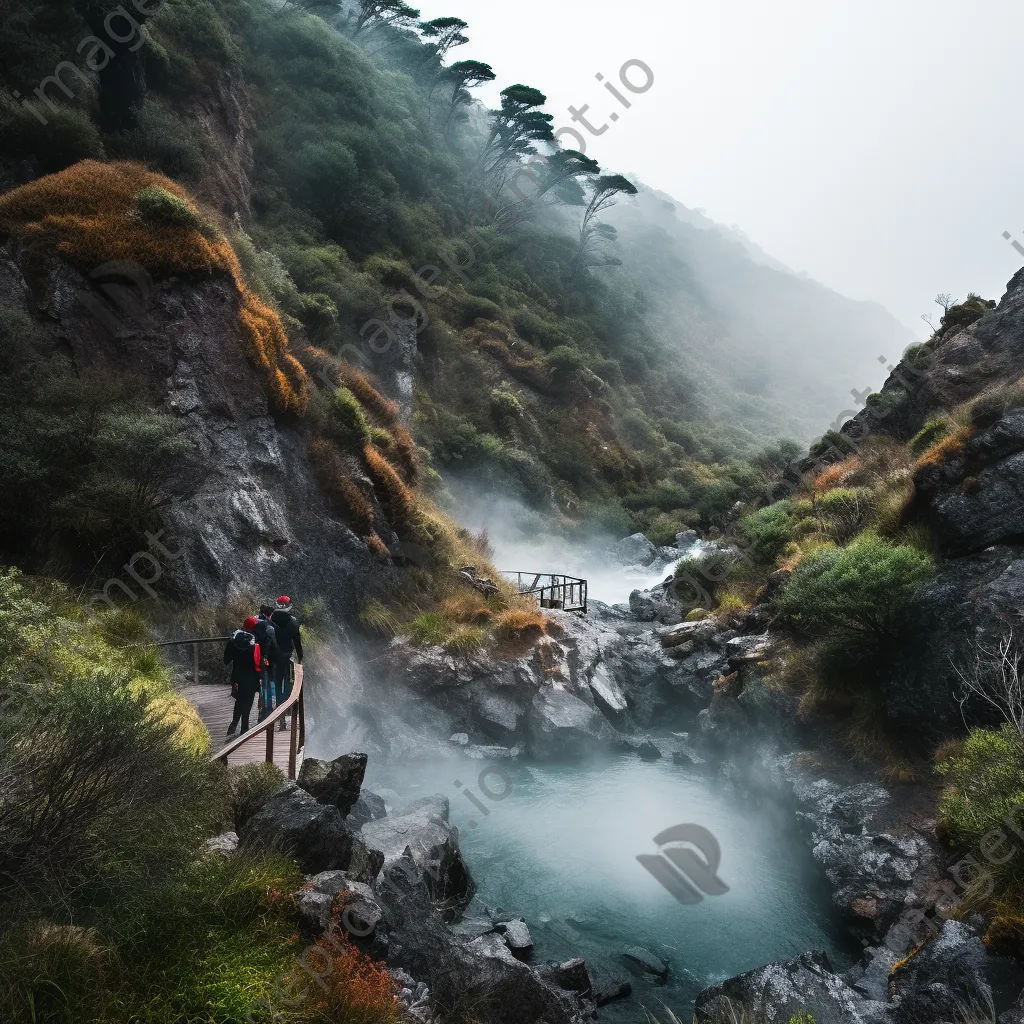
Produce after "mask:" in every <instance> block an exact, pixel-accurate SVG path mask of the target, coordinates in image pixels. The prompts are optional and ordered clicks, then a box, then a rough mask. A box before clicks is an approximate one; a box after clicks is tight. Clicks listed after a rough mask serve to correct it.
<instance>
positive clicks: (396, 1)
mask: <svg viewBox="0 0 1024 1024" xmlns="http://www.w3.org/2000/svg"><path fill="white" fill-rule="evenodd" d="M419 16H420V12H419V11H418V10H416V8H415V7H410V6H409V5H408V4H407V3H404V0H360V4H359V15H358V16H357V17H356V24H355V29H354V31H353V32H352V38H353V39H354V38H355V37H356V36H358V35H359V33H360V32H362V31H363V30H364V29H367V28H376V27H377V26H379V25H389V26H390V27H391V28H411V27H412V26H413V25H414V24H415V23H416V22H417V21H418V20H419Z"/></svg>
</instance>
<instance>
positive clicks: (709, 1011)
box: [694, 921, 1024, 1024]
mask: <svg viewBox="0 0 1024 1024" xmlns="http://www.w3.org/2000/svg"><path fill="white" fill-rule="evenodd" d="M1022 988H1024V965H1021V963H1020V962H1019V961H1017V960H1013V959H1011V958H1009V957H1004V956H996V955H993V954H991V953H989V952H988V951H987V950H986V948H985V944H984V943H983V942H982V940H981V938H980V937H979V935H978V931H977V929H976V928H975V927H973V926H972V925H970V924H967V923H965V922H962V921H947V922H946V923H945V924H944V925H943V927H942V930H941V931H940V932H939V934H938V935H937V936H935V937H934V938H933V939H932V940H931V941H929V942H927V943H926V944H925V945H924V946H922V947H921V949H920V950H919V951H918V952H916V953H914V954H913V955H911V956H910V957H908V958H907V959H905V960H903V961H898V962H896V961H894V960H893V958H892V955H891V954H890V953H889V951H888V950H887V949H885V948H884V947H883V948H881V949H878V950H869V951H868V952H867V955H866V959H865V962H864V963H862V964H861V965H858V966H857V967H856V968H854V969H853V970H851V971H848V972H846V973H845V974H838V973H836V971H835V969H834V968H833V967H832V964H831V963H830V961H829V959H828V957H827V956H826V955H825V954H824V953H821V952H810V953H804V954H802V955H801V956H798V957H796V958H795V959H793V960H788V961H786V962H784V963H775V964H767V965H766V966H764V967H760V968H758V969H757V970H754V971H749V972H747V973H746V974H740V975H737V976H736V977H734V978H729V979H727V980H726V981H724V982H722V983H721V984H719V985H715V986H712V987H711V988H707V989H705V990H704V991H703V992H701V993H700V995H699V996H698V997H697V1002H696V1005H695V1007H694V1022H695V1024H719V1022H721V1021H731V1020H743V1019H746V1017H745V1016H744V1014H745V1013H746V1014H749V1013H751V1012H753V1013H756V1014H757V1020H759V1021H763V1022H764V1024H787V1022H788V1021H790V1020H791V1019H792V1018H793V1017H797V1018H798V1019H802V1018H800V1015H801V1014H807V1013H809V1014H811V1016H812V1017H813V1019H814V1021H815V1022H816V1024H920V1022H922V1021H968V1020H969V1021H975V1020H977V1021H991V1022H993V1024H995V1022H997V1021H998V1022H999V1024H1017V1021H1018V1020H1019V1019H1020V1012H1021V1006H1022V1004H1021V993H1022Z"/></svg>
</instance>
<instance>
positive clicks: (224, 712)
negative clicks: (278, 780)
mask: <svg viewBox="0 0 1024 1024" xmlns="http://www.w3.org/2000/svg"><path fill="white" fill-rule="evenodd" d="M178 692H179V693H180V694H181V695H182V696H183V697H184V698H186V700H188V701H189V703H190V704H192V706H193V707H194V708H195V709H196V710H197V711H198V712H199V717H200V718H202V720H203V725H205V726H206V729H207V732H209V734H210V744H211V750H212V751H213V752H214V753H216V752H217V751H218V750H220V749H221V748H222V747H225V746H227V744H228V743H229V742H231V740H229V739H228V738H227V736H226V733H227V731H228V726H229V725H230V724H231V714H232V712H233V711H234V707H235V702H234V701H233V700H232V699H231V687H230V686H229V685H226V684H221V683H200V684H199V685H198V686H197V685H195V684H191V685H189V686H183V687H180V688H179V691H178ZM258 713H259V712H258V711H257V710H256V701H253V705H252V714H251V715H250V716H249V725H250V729H249V732H250V733H251V734H252V738H251V739H249V740H247V741H246V742H245V743H243V744H242V745H241V746H240V747H238V748H237V749H235V750H233V751H232V752H231V753H230V754H229V755H228V764H229V765H240V764H254V763H256V762H257V761H265V760H266V759H267V736H266V733H264V732H259V733H257V732H256V731H255V729H256V724H257V723H256V716H257V715H258ZM274 724H275V726H276V725H277V724H278V723H276V722H275V723H274ZM235 738H237V734H236V736H235V737H232V739H235ZM290 740H291V737H290V735H289V733H288V732H277V731H275V733H274V764H276V765H277V766H278V768H280V769H281V771H283V772H284V773H285V775H287V774H288V752H289V742H290ZM300 764H302V751H301V750H300V751H299V752H298V755H297V764H296V770H298V765H300Z"/></svg>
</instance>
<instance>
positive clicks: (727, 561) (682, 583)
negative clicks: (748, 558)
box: [665, 549, 733, 608]
mask: <svg viewBox="0 0 1024 1024" xmlns="http://www.w3.org/2000/svg"><path fill="white" fill-rule="evenodd" d="M732 564H733V556H732V554H731V553H730V552H727V551H719V550H718V549H714V550H710V551H701V552H699V553H698V554H696V555H690V556H688V557H686V558H681V559H679V561H678V562H676V567H675V571H674V573H673V580H672V582H671V583H670V584H668V585H666V587H665V591H666V593H668V594H671V595H672V596H673V597H674V598H675V599H676V600H677V601H679V603H680V604H683V605H686V606H687V607H694V606H695V605H699V606H702V607H706V608H710V607H713V606H714V604H715V595H716V594H717V593H718V590H719V589H720V588H721V586H722V584H723V583H725V581H726V580H727V579H728V578H729V571H730V569H731V568H732Z"/></svg>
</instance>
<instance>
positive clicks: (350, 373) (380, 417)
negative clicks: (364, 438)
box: [338, 363, 398, 430]
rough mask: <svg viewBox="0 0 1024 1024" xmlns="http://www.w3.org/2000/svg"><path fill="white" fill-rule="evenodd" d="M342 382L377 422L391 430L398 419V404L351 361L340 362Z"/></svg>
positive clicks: (339, 368) (339, 372)
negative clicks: (387, 396)
mask: <svg viewBox="0 0 1024 1024" xmlns="http://www.w3.org/2000/svg"><path fill="white" fill-rule="evenodd" d="M338 374H339V376H340V377H341V382H342V384H344V385H345V387H347V388H348V389H349V391H351V392H352V394H353V395H355V396H356V398H358V399H359V404H360V405H361V406H362V407H363V408H364V409H365V410H366V411H367V412H368V413H369V414H370V416H371V417H373V418H374V419H376V420H377V422H378V423H379V424H380V425H381V426H383V427H387V428H388V429H389V430H390V429H391V427H392V425H393V424H395V423H396V422H397V420H398V406H397V405H396V404H395V403H394V402H392V401H389V400H388V399H387V398H385V397H384V396H383V395H382V394H381V393H380V392H379V391H378V390H377V389H376V388H375V387H374V386H373V385H372V384H371V383H370V381H369V379H368V378H367V376H366V374H365V373H363V372H362V371H361V370H357V369H356V368H355V367H354V366H352V365H351V364H350V363H338Z"/></svg>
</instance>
